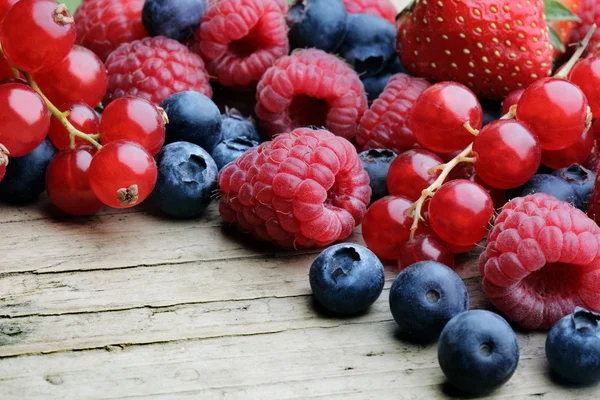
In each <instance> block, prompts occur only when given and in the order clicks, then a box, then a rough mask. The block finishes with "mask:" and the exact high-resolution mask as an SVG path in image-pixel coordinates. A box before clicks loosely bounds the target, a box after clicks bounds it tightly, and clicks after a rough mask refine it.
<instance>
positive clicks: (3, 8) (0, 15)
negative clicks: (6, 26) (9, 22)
mask: <svg viewBox="0 0 600 400" xmlns="http://www.w3.org/2000/svg"><path fill="white" fill-rule="evenodd" d="M18 1H19V0H0V25H2V21H3V20H4V16H5V15H6V13H7V12H8V10H10V8H11V7H12V6H13V5H14V4H15V3H16V2H18Z"/></svg>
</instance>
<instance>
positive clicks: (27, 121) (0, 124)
mask: <svg viewBox="0 0 600 400" xmlns="http://www.w3.org/2000/svg"><path fill="white" fill-rule="evenodd" d="M49 127H50V114H48V107H47V106H46V103H44V100H42V98H41V97H40V96H39V95H38V94H37V93H36V92H35V91H34V90H33V89H31V88H30V87H29V86H26V85H24V84H22V83H5V84H4V85H0V143H2V144H3V145H4V146H5V147H6V148H7V149H8V151H9V152H10V156H11V157H20V156H24V155H25V154H27V153H29V152H31V151H33V149H35V148H36V147H38V146H39V145H40V144H41V143H42V142H43V141H44V139H45V138H46V134H47V133H48V128H49Z"/></svg>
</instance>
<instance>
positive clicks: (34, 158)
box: [0, 139, 57, 204]
mask: <svg viewBox="0 0 600 400" xmlns="http://www.w3.org/2000/svg"><path fill="white" fill-rule="evenodd" d="M56 152H57V151H56V149H55V148H54V146H53V145H52V143H51V142H50V140H48V139H46V140H44V141H43V142H42V144H40V145H39V146H38V147H36V148H35V149H34V150H33V151H32V152H31V153H29V154H25V155H24V156H22V157H15V158H11V159H10V161H9V163H8V166H7V167H6V175H5V176H4V179H3V180H2V182H0V199H2V200H3V201H5V202H7V203H14V204H23V203H30V202H32V201H35V200H37V198H38V197H39V196H40V194H42V193H43V192H44V190H45V189H46V169H47V168H48V164H50V160H52V158H53V157H54V155H55V154H56Z"/></svg>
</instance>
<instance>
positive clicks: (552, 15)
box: [544, 0, 581, 22]
mask: <svg viewBox="0 0 600 400" xmlns="http://www.w3.org/2000/svg"><path fill="white" fill-rule="evenodd" d="M544 18H545V19H546V21H578V22H579V21H581V20H580V19H579V17H578V16H577V15H575V14H573V12H572V11H571V10H570V9H569V7H567V6H565V5H564V4H563V3H562V2H561V1H560V0H544Z"/></svg>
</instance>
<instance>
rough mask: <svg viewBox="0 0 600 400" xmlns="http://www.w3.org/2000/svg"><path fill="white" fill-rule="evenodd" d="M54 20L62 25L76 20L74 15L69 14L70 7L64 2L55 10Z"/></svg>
mask: <svg viewBox="0 0 600 400" xmlns="http://www.w3.org/2000/svg"><path fill="white" fill-rule="evenodd" d="M54 21H56V22H57V23H59V24H61V25H69V24H72V23H73V22H75V19H73V16H72V15H71V14H69V9H68V8H67V5H66V4H64V3H61V4H59V5H58V6H57V7H56V10H54Z"/></svg>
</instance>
